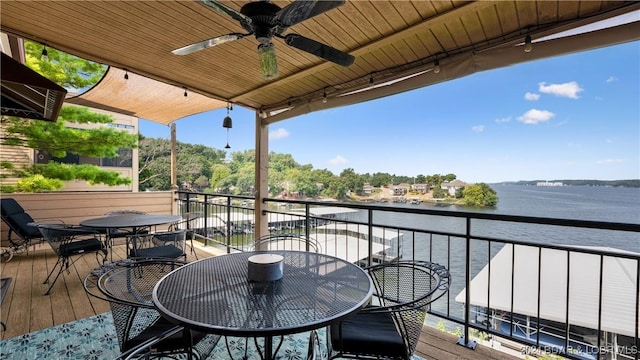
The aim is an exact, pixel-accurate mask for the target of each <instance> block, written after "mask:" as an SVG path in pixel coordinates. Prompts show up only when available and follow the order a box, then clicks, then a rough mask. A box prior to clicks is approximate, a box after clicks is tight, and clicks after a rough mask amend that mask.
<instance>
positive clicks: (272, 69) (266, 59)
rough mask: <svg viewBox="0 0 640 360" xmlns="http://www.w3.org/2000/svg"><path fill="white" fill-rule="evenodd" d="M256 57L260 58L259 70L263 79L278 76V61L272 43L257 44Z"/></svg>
mask: <svg viewBox="0 0 640 360" xmlns="http://www.w3.org/2000/svg"><path fill="white" fill-rule="evenodd" d="M258 58H259V59H260V70H261V71H262V77H263V78H264V79H265V80H272V79H275V78H277V77H278V61H277V59H276V48H275V47H274V46H273V43H271V42H270V43H268V44H260V45H258Z"/></svg>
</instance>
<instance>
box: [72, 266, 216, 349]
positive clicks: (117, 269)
mask: <svg viewBox="0 0 640 360" xmlns="http://www.w3.org/2000/svg"><path fill="white" fill-rule="evenodd" d="M184 264H185V262H183V261H176V260H172V259H136V260H125V261H121V262H118V263H115V264H113V265H112V267H111V269H108V270H107V271H100V272H94V273H91V274H89V275H87V276H86V277H85V279H84V289H85V291H86V292H87V293H88V294H89V295H91V296H93V297H96V298H98V299H101V300H104V301H108V302H109V305H110V307H111V315H112V317H113V323H114V326H115V328H116V334H117V336H118V345H119V347H120V352H121V355H120V357H119V359H130V358H134V357H139V356H145V357H146V358H148V357H162V356H172V355H178V354H186V355H187V357H188V358H192V357H195V358H196V359H205V358H206V357H207V356H208V355H209V354H210V353H211V351H213V349H214V348H215V346H216V344H217V342H218V340H219V336H218V335H213V334H206V333H201V332H198V331H192V330H188V329H185V328H183V327H181V326H176V325H175V324H172V323H170V322H169V321H167V320H165V319H164V318H163V317H161V316H160V313H159V312H158V311H157V310H156V308H155V307H154V305H153V300H152V291H153V288H154V286H155V285H156V283H157V282H158V281H159V280H160V279H161V278H162V277H163V276H165V275H166V274H167V273H168V272H170V271H171V270H173V269H176V268H178V267H180V266H182V265H184Z"/></svg>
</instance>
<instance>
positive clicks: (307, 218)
mask: <svg viewBox="0 0 640 360" xmlns="http://www.w3.org/2000/svg"><path fill="white" fill-rule="evenodd" d="M309 210H310V209H309V204H304V238H305V239H307V248H306V250H307V251H309V236H310V235H311V231H310V230H309V222H310V220H311V217H310V216H309Z"/></svg>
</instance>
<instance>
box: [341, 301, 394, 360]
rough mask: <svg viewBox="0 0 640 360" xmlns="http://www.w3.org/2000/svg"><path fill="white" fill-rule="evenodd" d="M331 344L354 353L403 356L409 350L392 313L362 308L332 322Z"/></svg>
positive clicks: (343, 350)
mask: <svg viewBox="0 0 640 360" xmlns="http://www.w3.org/2000/svg"><path fill="white" fill-rule="evenodd" d="M331 345H332V347H333V349H334V350H337V351H341V352H346V353H351V354H362V355H379V356H389V357H401V358H403V357H405V356H406V353H407V352H406V349H405V346H404V341H403V340H402V336H400V333H398V330H396V325H395V324H394V322H393V317H392V315H391V313H369V312H366V311H365V312H359V313H356V314H354V315H352V316H349V317H348V318H346V319H345V320H343V321H342V322H341V323H340V324H339V325H332V326H331Z"/></svg>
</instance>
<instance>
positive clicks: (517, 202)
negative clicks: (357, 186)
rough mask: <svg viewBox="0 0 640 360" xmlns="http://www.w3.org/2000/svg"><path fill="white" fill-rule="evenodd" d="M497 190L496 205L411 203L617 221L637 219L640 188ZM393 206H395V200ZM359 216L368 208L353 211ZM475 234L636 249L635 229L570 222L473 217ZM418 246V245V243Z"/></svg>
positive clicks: (400, 222)
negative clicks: (564, 224)
mask: <svg viewBox="0 0 640 360" xmlns="http://www.w3.org/2000/svg"><path fill="white" fill-rule="evenodd" d="M491 187H492V188H493V189H494V190H495V191H496V193H497V194H498V198H499V202H498V205H497V206H496V207H494V208H473V207H467V206H455V205H454V206H446V207H442V206H435V205H429V204H423V205H410V204H404V205H400V206H404V207H414V208H415V207H416V206H421V207H424V208H432V209H438V210H448V211H465V212H483V213H495V214H501V215H520V216H533V217H546V218H559V219H572V220H590V221H604V222H617V223H631V224H639V223H640V188H614V187H592V186H562V187H542V186H523V185H491ZM394 205H395V206H398V205H396V204H394ZM357 217H358V218H359V220H364V219H365V218H366V213H365V212H361V213H360V214H358V215H357ZM374 221H375V222H377V223H381V224H385V225H389V226H394V225H395V226H401V227H410V228H419V229H425V230H432V231H455V232H462V233H464V231H465V222H464V219H456V218H449V217H438V216H424V215H412V214H399V213H393V212H376V213H374ZM472 229H473V234H475V235H482V236H489V237H496V238H501V239H507V240H520V241H527V242H532V243H538V244H560V245H581V246H608V247H613V248H619V249H624V250H629V251H635V252H640V237H639V236H638V234H631V233H622V232H612V231H601V230H598V229H575V228H570V227H558V226H545V225H529V224H518V223H510V222H497V221H479V220H478V221H474V222H472ZM416 247H418V245H417V246H416Z"/></svg>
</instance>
